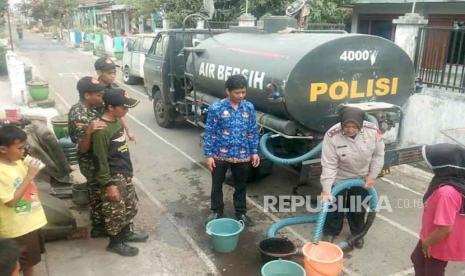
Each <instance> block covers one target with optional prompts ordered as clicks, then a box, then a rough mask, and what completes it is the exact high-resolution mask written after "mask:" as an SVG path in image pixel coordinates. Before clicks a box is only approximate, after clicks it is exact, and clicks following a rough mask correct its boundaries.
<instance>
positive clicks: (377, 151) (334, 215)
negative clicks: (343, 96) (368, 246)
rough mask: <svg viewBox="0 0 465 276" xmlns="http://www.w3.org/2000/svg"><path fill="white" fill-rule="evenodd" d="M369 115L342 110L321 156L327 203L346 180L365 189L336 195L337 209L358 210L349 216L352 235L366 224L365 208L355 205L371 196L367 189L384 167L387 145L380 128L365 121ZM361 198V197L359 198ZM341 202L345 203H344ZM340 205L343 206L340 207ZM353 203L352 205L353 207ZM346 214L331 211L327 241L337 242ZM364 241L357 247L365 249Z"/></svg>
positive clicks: (323, 194) (349, 190)
mask: <svg viewBox="0 0 465 276" xmlns="http://www.w3.org/2000/svg"><path fill="white" fill-rule="evenodd" d="M364 117H365V113H364V112H363V111H362V110H361V109H359V108H356V107H350V106H346V107H343V108H342V109H341V110H340V116H339V119H340V122H339V123H337V124H336V125H334V126H333V127H331V128H330V129H329V130H328V131H327V132H326V134H325V136H324V139H323V149H322V154H321V165H322V167H323V172H322V174H321V178H320V180H321V185H322V187H323V191H322V193H321V196H322V198H323V199H324V200H328V199H329V198H330V197H331V188H332V187H333V186H335V185H338V184H339V183H341V182H342V181H344V180H347V179H353V178H360V179H363V180H364V181H365V186H364V187H363V188H361V187H353V188H350V189H346V190H344V191H342V192H341V193H340V194H338V195H336V198H335V200H336V201H335V202H334V203H335V204H337V205H336V206H340V205H341V206H344V207H345V208H350V207H352V208H353V207H355V208H356V209H355V210H349V211H348V212H347V213H346V216H347V220H348V222H349V227H350V231H351V233H352V235H358V234H360V233H361V232H362V231H363V227H364V225H365V212H366V210H365V208H363V206H356V205H354V202H352V201H354V200H355V202H363V199H364V198H365V197H366V196H367V195H368V192H367V189H369V188H371V187H373V185H374V184H375V179H376V177H377V176H378V174H379V173H380V172H381V169H382V168H383V165H384V142H383V140H382V136H381V133H380V131H379V129H378V128H377V127H376V126H375V125H374V124H373V123H370V122H367V121H364ZM357 197H360V198H359V199H357ZM341 201H342V202H343V203H344V204H341ZM338 202H339V204H338ZM351 202H352V204H351ZM343 220H344V212H343V211H342V210H334V211H332V212H328V214H327V217H326V223H325V226H324V230H323V233H324V236H323V239H324V240H326V241H330V242H333V240H334V238H335V236H337V235H339V233H340V232H341V230H342V225H343ZM363 243H364V241H363V238H362V239H359V240H357V241H356V243H355V244H354V246H355V247H356V248H362V247H363Z"/></svg>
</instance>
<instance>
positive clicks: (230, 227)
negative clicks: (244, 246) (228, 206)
mask: <svg viewBox="0 0 465 276" xmlns="http://www.w3.org/2000/svg"><path fill="white" fill-rule="evenodd" d="M242 230H244V222H243V221H237V220H235V219H230V218H220V219H214V220H212V221H210V222H209V223H207V234H208V235H210V236H211V241H212V244H213V249H214V250H215V251H217V252H221V253H228V252H231V251H233V250H234V249H236V246H237V243H238V241H239V234H240V233H241V232H242Z"/></svg>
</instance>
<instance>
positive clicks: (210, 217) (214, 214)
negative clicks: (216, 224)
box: [206, 212, 223, 223]
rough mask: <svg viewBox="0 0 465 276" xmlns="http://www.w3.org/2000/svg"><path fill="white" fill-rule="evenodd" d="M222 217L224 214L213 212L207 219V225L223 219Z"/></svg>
mask: <svg viewBox="0 0 465 276" xmlns="http://www.w3.org/2000/svg"><path fill="white" fill-rule="evenodd" d="M222 217H223V213H222V212H211V214H210V215H209V216H208V217H207V222H206V223H209V222H210V221H212V220H214V219H219V218H222Z"/></svg>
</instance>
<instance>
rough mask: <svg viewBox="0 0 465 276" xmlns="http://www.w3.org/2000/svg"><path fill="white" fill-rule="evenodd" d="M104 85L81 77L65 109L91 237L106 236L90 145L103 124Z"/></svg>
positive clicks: (95, 80)
mask: <svg viewBox="0 0 465 276" xmlns="http://www.w3.org/2000/svg"><path fill="white" fill-rule="evenodd" d="M104 89H105V85H104V84H102V83H101V82H99V81H98V80H97V79H95V78H93V77H83V78H81V79H80V80H79V81H78V83H77V90H78V92H79V102H78V103H76V104H75V105H73V106H72V107H71V109H70V110H69V113H68V129H69V135H70V137H71V140H72V141H73V143H76V144H77V145H78V162H79V169H80V171H81V173H82V174H83V175H84V176H85V177H86V180H87V187H88V189H89V199H90V220H91V223H92V230H91V232H90V236H91V237H93V238H97V237H101V236H106V234H105V227H104V221H103V216H102V213H101V205H102V201H101V199H100V198H101V194H100V185H98V183H97V180H96V178H95V176H96V175H95V174H96V169H95V164H94V157H93V155H92V151H90V147H91V136H92V134H93V133H94V132H95V131H96V130H98V129H102V128H104V127H106V124H105V122H103V121H101V120H99V119H98V118H99V117H100V116H101V115H102V114H103V100H102V97H103V93H104V92H103V90H104Z"/></svg>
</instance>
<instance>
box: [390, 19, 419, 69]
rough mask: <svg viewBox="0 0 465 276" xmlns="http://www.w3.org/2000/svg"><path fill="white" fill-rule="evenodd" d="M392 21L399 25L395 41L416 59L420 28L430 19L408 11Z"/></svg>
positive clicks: (411, 57)
mask: <svg viewBox="0 0 465 276" xmlns="http://www.w3.org/2000/svg"><path fill="white" fill-rule="evenodd" d="M392 23H393V24H396V25H397V26H396V35H395V39H394V42H395V43H396V44H397V45H399V47H401V48H402V49H404V51H405V52H406V53H407V54H408V56H409V57H410V59H412V61H414V58H415V50H416V46H417V36H418V30H419V29H420V27H421V26H425V25H427V24H428V20H427V19H425V18H424V17H423V16H421V15H419V14H417V13H407V14H405V15H403V16H400V17H399V18H397V19H394V20H392Z"/></svg>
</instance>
